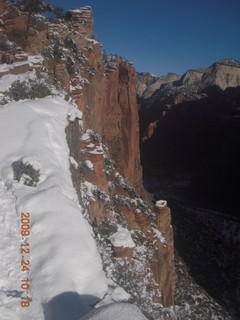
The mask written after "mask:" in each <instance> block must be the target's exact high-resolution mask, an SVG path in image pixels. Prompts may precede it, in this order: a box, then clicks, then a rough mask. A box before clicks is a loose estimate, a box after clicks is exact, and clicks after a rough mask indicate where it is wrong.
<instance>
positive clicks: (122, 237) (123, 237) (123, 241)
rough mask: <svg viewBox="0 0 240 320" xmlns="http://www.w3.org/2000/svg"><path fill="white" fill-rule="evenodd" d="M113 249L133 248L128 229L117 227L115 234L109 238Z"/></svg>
mask: <svg viewBox="0 0 240 320" xmlns="http://www.w3.org/2000/svg"><path fill="white" fill-rule="evenodd" d="M109 240H110V241H111V243H112V245H113V246H114V247H124V248H134V247H135V243H134V242H133V239H132V236H131V233H130V232H129V230H128V229H125V228H123V227H121V226H119V225H118V229H117V232H116V233H114V234H113V235H111V236H110V237H109Z"/></svg>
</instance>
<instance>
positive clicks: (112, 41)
mask: <svg viewBox="0 0 240 320" xmlns="http://www.w3.org/2000/svg"><path fill="white" fill-rule="evenodd" d="M46 2H47V3H50V4H52V5H54V6H61V7H63V8H64V9H68V8H80V7H82V6H84V5H89V6H91V7H92V8H93V12H94V22H95V26H94V30H95V34H96V35H97V37H98V39H99V40H100V41H101V42H102V44H103V47H104V48H105V50H106V51H107V53H108V54H109V53H118V54H119V55H121V56H123V57H125V58H126V59H127V60H129V61H131V62H133V63H134V65H135V67H136V69H137V71H140V72H143V71H144V72H152V73H154V74H156V75H163V74H166V73H168V72H174V73H178V74H183V73H184V72H185V71H187V70H188V69H196V68H199V67H207V66H209V65H211V64H212V63H213V62H215V61H217V60H219V59H224V58H234V59H236V60H240V0H165V1H162V0H121V1H118V0H68V1H66V0H64V1H63V0H46Z"/></svg>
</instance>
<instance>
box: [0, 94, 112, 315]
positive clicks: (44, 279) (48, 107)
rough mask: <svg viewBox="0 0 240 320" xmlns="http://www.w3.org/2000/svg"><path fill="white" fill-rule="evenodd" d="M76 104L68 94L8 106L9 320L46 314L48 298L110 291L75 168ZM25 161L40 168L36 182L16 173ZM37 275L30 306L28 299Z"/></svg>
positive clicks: (0, 136) (4, 173)
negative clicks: (25, 232) (70, 136)
mask: <svg viewBox="0 0 240 320" xmlns="http://www.w3.org/2000/svg"><path fill="white" fill-rule="evenodd" d="M71 108H72V106H70V105H69V104H68V103H67V102H66V101H64V100H62V99H60V98H51V97H48V98H44V99H38V100H34V101H31V100H24V101H19V102H12V103H10V104H9V105H7V106H5V108H3V109H1V110H0V148H1V153H0V181H1V184H0V204H1V210H0V221H2V222H1V225H0V228H1V247H0V249H1V250H0V258H1V264H2V265H3V267H2V268H1V269H0V314H1V319H2V320H7V319H14V320H18V319H24V320H30V319H31V320H32V319H34V320H43V319H44V316H43V309H42V305H45V304H46V303H48V302H49V301H50V300H51V299H53V298H54V297H56V296H58V295H60V294H63V293H66V292H75V293H77V294H79V295H81V297H83V300H84V302H85V303H86V304H89V303H94V302H97V301H98V300H99V299H100V298H102V297H103V296H104V295H105V294H106V292H107V281H106V277H105V274H104V273H103V270H102V262H101V259H100V256H99V254H98V252H97V248H96V244H95V241H94V239H93V237H92V230H91V227H90V226H89V224H88V222H87V221H86V220H85V219H84V218H83V216H82V209H81V207H80V205H79V204H78V200H77V195H76V192H75V189H74V188H73V185H72V180H71V174H70V171H69V150H68V146H67V142H66V136H65V127H66V126H67V124H68V122H67V115H68V112H69V110H70V109H71ZM20 160H24V161H27V162H29V163H31V164H32V165H33V166H34V168H37V169H38V170H40V181H39V182H38V184H37V186H36V187H29V186H26V185H23V184H21V183H19V182H18V181H16V180H15V178H14V176H15V175H14V168H16V167H17V166H16V165H17V164H18V163H19V161H20ZM21 212H25V213H26V212H29V213H30V220H31V229H30V232H31V234H30V236H29V237H25V238H26V240H25V241H28V243H29V244H30V249H31V251H30V254H29V256H26V257H25V259H28V260H29V261H30V262H31V265H30V272H28V271H20V261H21V256H20V250H19V248H20V244H21V243H22V236H20V231H21V229H20V213H21ZM22 279H30V292H29V296H30V297H31V298H32V302H31V305H30V307H29V308H26V307H25V308H23V307H21V305H20V302H21V298H20V295H21V292H20V291H22V289H21V288H20V285H21V280H22Z"/></svg>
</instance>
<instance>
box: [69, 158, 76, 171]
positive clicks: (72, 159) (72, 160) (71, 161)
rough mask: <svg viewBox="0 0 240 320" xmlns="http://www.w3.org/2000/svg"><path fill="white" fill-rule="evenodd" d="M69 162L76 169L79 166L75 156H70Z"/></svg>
mask: <svg viewBox="0 0 240 320" xmlns="http://www.w3.org/2000/svg"><path fill="white" fill-rule="evenodd" d="M69 162H70V163H71V164H72V165H73V166H74V168H75V169H77V168H78V163H77V161H76V160H75V159H74V158H73V157H69Z"/></svg>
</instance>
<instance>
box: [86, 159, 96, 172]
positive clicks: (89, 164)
mask: <svg viewBox="0 0 240 320" xmlns="http://www.w3.org/2000/svg"><path fill="white" fill-rule="evenodd" d="M85 164H86V166H87V167H88V169H90V170H94V166H93V164H92V162H91V161H90V160H85Z"/></svg>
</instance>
